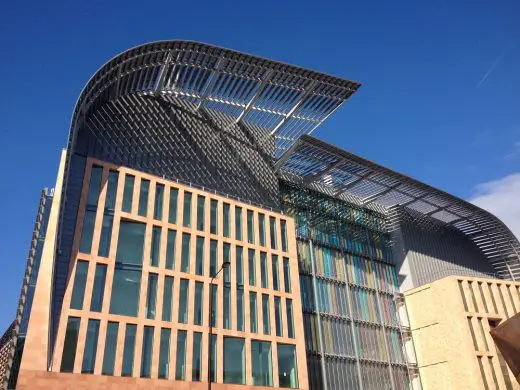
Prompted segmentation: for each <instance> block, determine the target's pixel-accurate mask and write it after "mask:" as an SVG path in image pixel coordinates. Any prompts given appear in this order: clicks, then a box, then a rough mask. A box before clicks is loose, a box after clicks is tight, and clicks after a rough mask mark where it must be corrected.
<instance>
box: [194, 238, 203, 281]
mask: <svg viewBox="0 0 520 390" xmlns="http://www.w3.org/2000/svg"><path fill="white" fill-rule="evenodd" d="M195 273H196V274H197V275H204V237H201V236H197V240H196V246H195Z"/></svg>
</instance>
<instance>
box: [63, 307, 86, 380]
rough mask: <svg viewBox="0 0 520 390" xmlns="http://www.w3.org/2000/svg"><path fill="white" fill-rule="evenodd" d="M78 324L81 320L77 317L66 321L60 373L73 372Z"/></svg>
mask: <svg viewBox="0 0 520 390" xmlns="http://www.w3.org/2000/svg"><path fill="white" fill-rule="evenodd" d="M80 323H81V319H80V318H79V317H69V318H68V319H67V330H66V331H65V341H64V343H63V354H62V356H61V366H60V371H61V372H72V371H73V370H74V361H75V360H76V347H77V346H78V335H79V326H80Z"/></svg>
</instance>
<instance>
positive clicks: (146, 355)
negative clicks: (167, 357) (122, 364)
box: [140, 326, 154, 378]
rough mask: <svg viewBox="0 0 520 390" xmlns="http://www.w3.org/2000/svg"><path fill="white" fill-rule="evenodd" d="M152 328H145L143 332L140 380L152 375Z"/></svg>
mask: <svg viewBox="0 0 520 390" xmlns="http://www.w3.org/2000/svg"><path fill="white" fill-rule="evenodd" d="M153 333H154V327H153V326H145V327H144V330H143V347H142V348H141V375H140V376H141V378H150V376H151V375H152V356H153Z"/></svg>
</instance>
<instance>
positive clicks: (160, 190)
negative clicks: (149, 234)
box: [153, 184, 164, 220]
mask: <svg viewBox="0 0 520 390" xmlns="http://www.w3.org/2000/svg"><path fill="white" fill-rule="evenodd" d="M163 203H164V184H156V185H155V201H154V207H153V217H154V218H155V219H158V220H162V214H163Z"/></svg>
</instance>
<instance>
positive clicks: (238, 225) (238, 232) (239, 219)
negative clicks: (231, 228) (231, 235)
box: [235, 207, 243, 241]
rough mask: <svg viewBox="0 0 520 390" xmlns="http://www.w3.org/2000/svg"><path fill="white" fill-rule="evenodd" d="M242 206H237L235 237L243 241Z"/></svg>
mask: <svg viewBox="0 0 520 390" xmlns="http://www.w3.org/2000/svg"><path fill="white" fill-rule="evenodd" d="M242 234H243V233H242V207H235V238H236V239H237V240H238V241H242Z"/></svg>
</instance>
